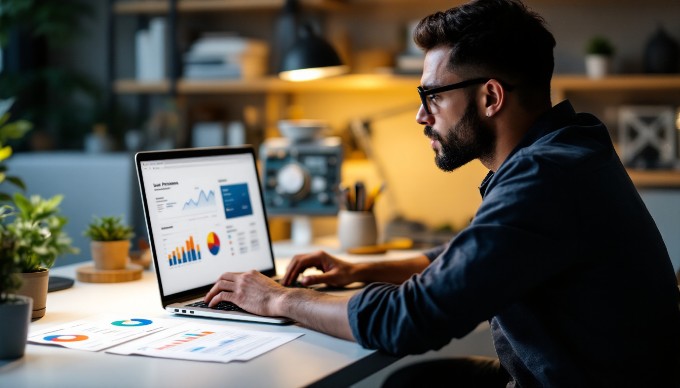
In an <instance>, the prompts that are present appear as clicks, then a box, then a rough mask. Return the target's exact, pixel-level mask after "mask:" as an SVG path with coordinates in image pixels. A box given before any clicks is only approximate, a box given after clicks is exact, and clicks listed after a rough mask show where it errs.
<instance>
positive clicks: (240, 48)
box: [183, 33, 269, 78]
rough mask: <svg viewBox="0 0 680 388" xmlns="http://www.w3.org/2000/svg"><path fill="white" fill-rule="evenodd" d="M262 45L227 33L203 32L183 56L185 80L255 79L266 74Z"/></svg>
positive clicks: (266, 47)
mask: <svg viewBox="0 0 680 388" xmlns="http://www.w3.org/2000/svg"><path fill="white" fill-rule="evenodd" d="M268 52H269V46H268V45H267V43H266V42H264V41H261V40H257V39H251V38H244V37H240V36H237V35H234V34H230V33H206V34H204V35H203V36H201V37H200V38H199V39H198V40H196V42H194V43H193V44H192V45H191V47H190V48H189V50H188V51H187V52H186V53H185V54H184V57H183V65H184V77H185V78H256V77H261V76H263V75H264V74H265V73H266V67H267V56H268Z"/></svg>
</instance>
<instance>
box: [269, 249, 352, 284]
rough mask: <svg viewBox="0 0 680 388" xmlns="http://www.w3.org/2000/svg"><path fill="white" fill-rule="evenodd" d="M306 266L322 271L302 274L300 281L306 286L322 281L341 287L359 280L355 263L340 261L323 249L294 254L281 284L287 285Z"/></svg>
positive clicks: (292, 281)
mask: <svg viewBox="0 0 680 388" xmlns="http://www.w3.org/2000/svg"><path fill="white" fill-rule="evenodd" d="M307 268H317V269H319V270H320V271H322V272H323V273H321V274H314V275H308V276H304V277H303V278H302V279H300V283H301V284H302V285H303V286H305V287H307V286H311V285H314V284H320V283H324V284H326V285H328V286H332V287H343V286H346V285H348V284H350V283H354V282H356V281H359V279H357V278H356V271H355V270H356V265H355V264H351V263H348V262H345V261H342V260H340V259H338V258H336V257H333V256H331V255H329V254H328V253H326V252H324V251H318V252H314V253H308V254H302V255H295V256H294V257H293V259H292V260H291V262H290V264H289V265H288V268H286V274H285V275H284V276H283V280H282V281H281V284H283V285H284V286H289V285H291V284H293V283H294V282H295V280H296V279H297V278H298V276H299V275H300V274H301V273H303V272H304V271H305V270H306V269H307Z"/></svg>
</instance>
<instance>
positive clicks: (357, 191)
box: [354, 181, 366, 212]
mask: <svg viewBox="0 0 680 388" xmlns="http://www.w3.org/2000/svg"><path fill="white" fill-rule="evenodd" d="M354 196H355V198H354V199H355V201H356V206H355V207H354V210H356V211H360V212H361V211H364V210H365V209H364V207H365V206H366V186H364V182H362V181H358V182H357V183H355V184H354Z"/></svg>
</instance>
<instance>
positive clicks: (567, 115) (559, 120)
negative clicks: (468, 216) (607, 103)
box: [479, 100, 576, 198]
mask: <svg viewBox="0 0 680 388" xmlns="http://www.w3.org/2000/svg"><path fill="white" fill-rule="evenodd" d="M575 114H576V111H575V110H574V107H573V106H572V105H571V103H570V102H569V101H568V100H564V101H562V102H560V103H559V104H557V105H555V106H553V107H552V108H551V109H549V110H548V111H547V112H545V113H544V114H543V115H541V116H540V117H539V118H538V120H536V122H535V123H534V124H533V125H532V126H531V128H530V129H529V130H528V131H527V133H526V134H525V135H524V137H523V138H522V140H521V141H520V142H519V143H518V144H517V147H515V149H513V150H512V152H510V154H509V155H508V157H507V158H506V159H505V161H504V162H503V164H505V162H506V161H508V160H509V159H510V158H511V157H512V156H513V155H514V154H516V153H517V152H518V151H519V150H521V149H522V148H524V147H527V146H529V145H531V144H533V143H534V142H536V140H537V139H539V138H541V137H543V136H545V135H546V134H547V133H549V132H551V131H553V130H555V129H557V128H561V127H563V126H564V125H563V124H566V123H567V122H568V121H569V120H570V119H571V118H572V117H573V116H574V115H575ZM501 166H502V164H501ZM493 177H494V172H493V171H489V172H488V173H487V174H486V176H485V177H484V180H482V183H481V184H480V186H479V193H480V195H481V196H482V198H484V194H486V189H487V188H488V187H489V183H490V182H491V180H492V179H493Z"/></svg>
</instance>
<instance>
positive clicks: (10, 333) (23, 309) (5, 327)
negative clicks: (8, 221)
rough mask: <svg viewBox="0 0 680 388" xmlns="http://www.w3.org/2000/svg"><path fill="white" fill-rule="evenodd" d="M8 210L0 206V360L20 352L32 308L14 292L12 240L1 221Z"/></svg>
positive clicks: (16, 275) (16, 284) (16, 273)
mask: <svg viewBox="0 0 680 388" xmlns="http://www.w3.org/2000/svg"><path fill="white" fill-rule="evenodd" d="M11 211H12V208H11V206H9V205H4V206H0V317H2V319H0V360H7V359H15V358H19V357H22V356H23V355H24V352H25V351H26V340H27V338H28V326H29V323H30V322H31V311H32V308H33V300H32V299H31V298H29V297H27V296H23V295H18V294H17V291H18V290H19V287H21V277H20V276H19V264H18V263H17V261H16V260H15V255H14V251H15V246H16V240H15V238H14V235H13V234H12V233H11V232H10V231H9V230H7V228H6V227H5V224H4V220H5V218H6V217H7V216H8V215H10V214H11Z"/></svg>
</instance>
